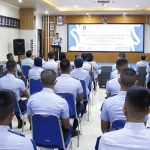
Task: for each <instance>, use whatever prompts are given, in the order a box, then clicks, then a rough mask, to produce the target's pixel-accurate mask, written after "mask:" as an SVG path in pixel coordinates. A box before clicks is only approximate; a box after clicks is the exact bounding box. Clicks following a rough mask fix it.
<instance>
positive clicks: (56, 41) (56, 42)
mask: <svg viewBox="0 0 150 150" xmlns="http://www.w3.org/2000/svg"><path fill="white" fill-rule="evenodd" d="M53 44H56V45H60V46H62V40H61V38H60V37H58V38H57V37H55V38H54V39H53Z"/></svg>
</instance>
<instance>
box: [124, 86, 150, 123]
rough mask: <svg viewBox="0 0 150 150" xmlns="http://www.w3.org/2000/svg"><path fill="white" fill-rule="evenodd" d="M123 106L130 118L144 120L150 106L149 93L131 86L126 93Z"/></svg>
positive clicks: (141, 88)
mask: <svg viewBox="0 0 150 150" xmlns="http://www.w3.org/2000/svg"><path fill="white" fill-rule="evenodd" d="M125 104H126V106H127V110H128V113H129V114H130V116H131V117H133V118H136V119H137V120H140V119H141V118H143V119H144V117H145V115H147V114H148V110H149V106H150V91H149V90H148V89H146V88H144V87H142V86H132V87H131V88H129V89H128V91H127V95H126V98H125Z"/></svg>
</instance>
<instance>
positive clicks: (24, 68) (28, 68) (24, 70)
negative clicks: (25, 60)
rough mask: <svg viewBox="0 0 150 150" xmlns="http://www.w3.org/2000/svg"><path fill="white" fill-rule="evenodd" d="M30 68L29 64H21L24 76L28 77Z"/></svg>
mask: <svg viewBox="0 0 150 150" xmlns="http://www.w3.org/2000/svg"><path fill="white" fill-rule="evenodd" d="M30 69H31V67H30V66H22V71H23V74H24V76H25V77H26V78H28V73H29V70H30Z"/></svg>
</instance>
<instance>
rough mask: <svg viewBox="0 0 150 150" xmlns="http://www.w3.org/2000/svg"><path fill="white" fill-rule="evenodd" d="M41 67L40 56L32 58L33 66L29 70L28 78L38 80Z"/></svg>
mask: <svg viewBox="0 0 150 150" xmlns="http://www.w3.org/2000/svg"><path fill="white" fill-rule="evenodd" d="M41 67H42V58H41V57H36V58H35V59H34V68H33V69H30V70H29V74H28V79H29V80H30V79H34V80H39V79H41V77H40V75H41V72H42V71H43V69H42V68H41Z"/></svg>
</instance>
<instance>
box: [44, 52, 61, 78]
mask: <svg viewBox="0 0 150 150" xmlns="http://www.w3.org/2000/svg"><path fill="white" fill-rule="evenodd" d="M48 58H49V60H48V61H47V62H46V63H44V64H43V66H42V68H43V69H44V70H46V69H52V70H54V71H55V72H56V76H58V69H59V65H58V63H56V62H55V61H54V58H55V54H54V52H53V51H50V52H49V53H48Z"/></svg>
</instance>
